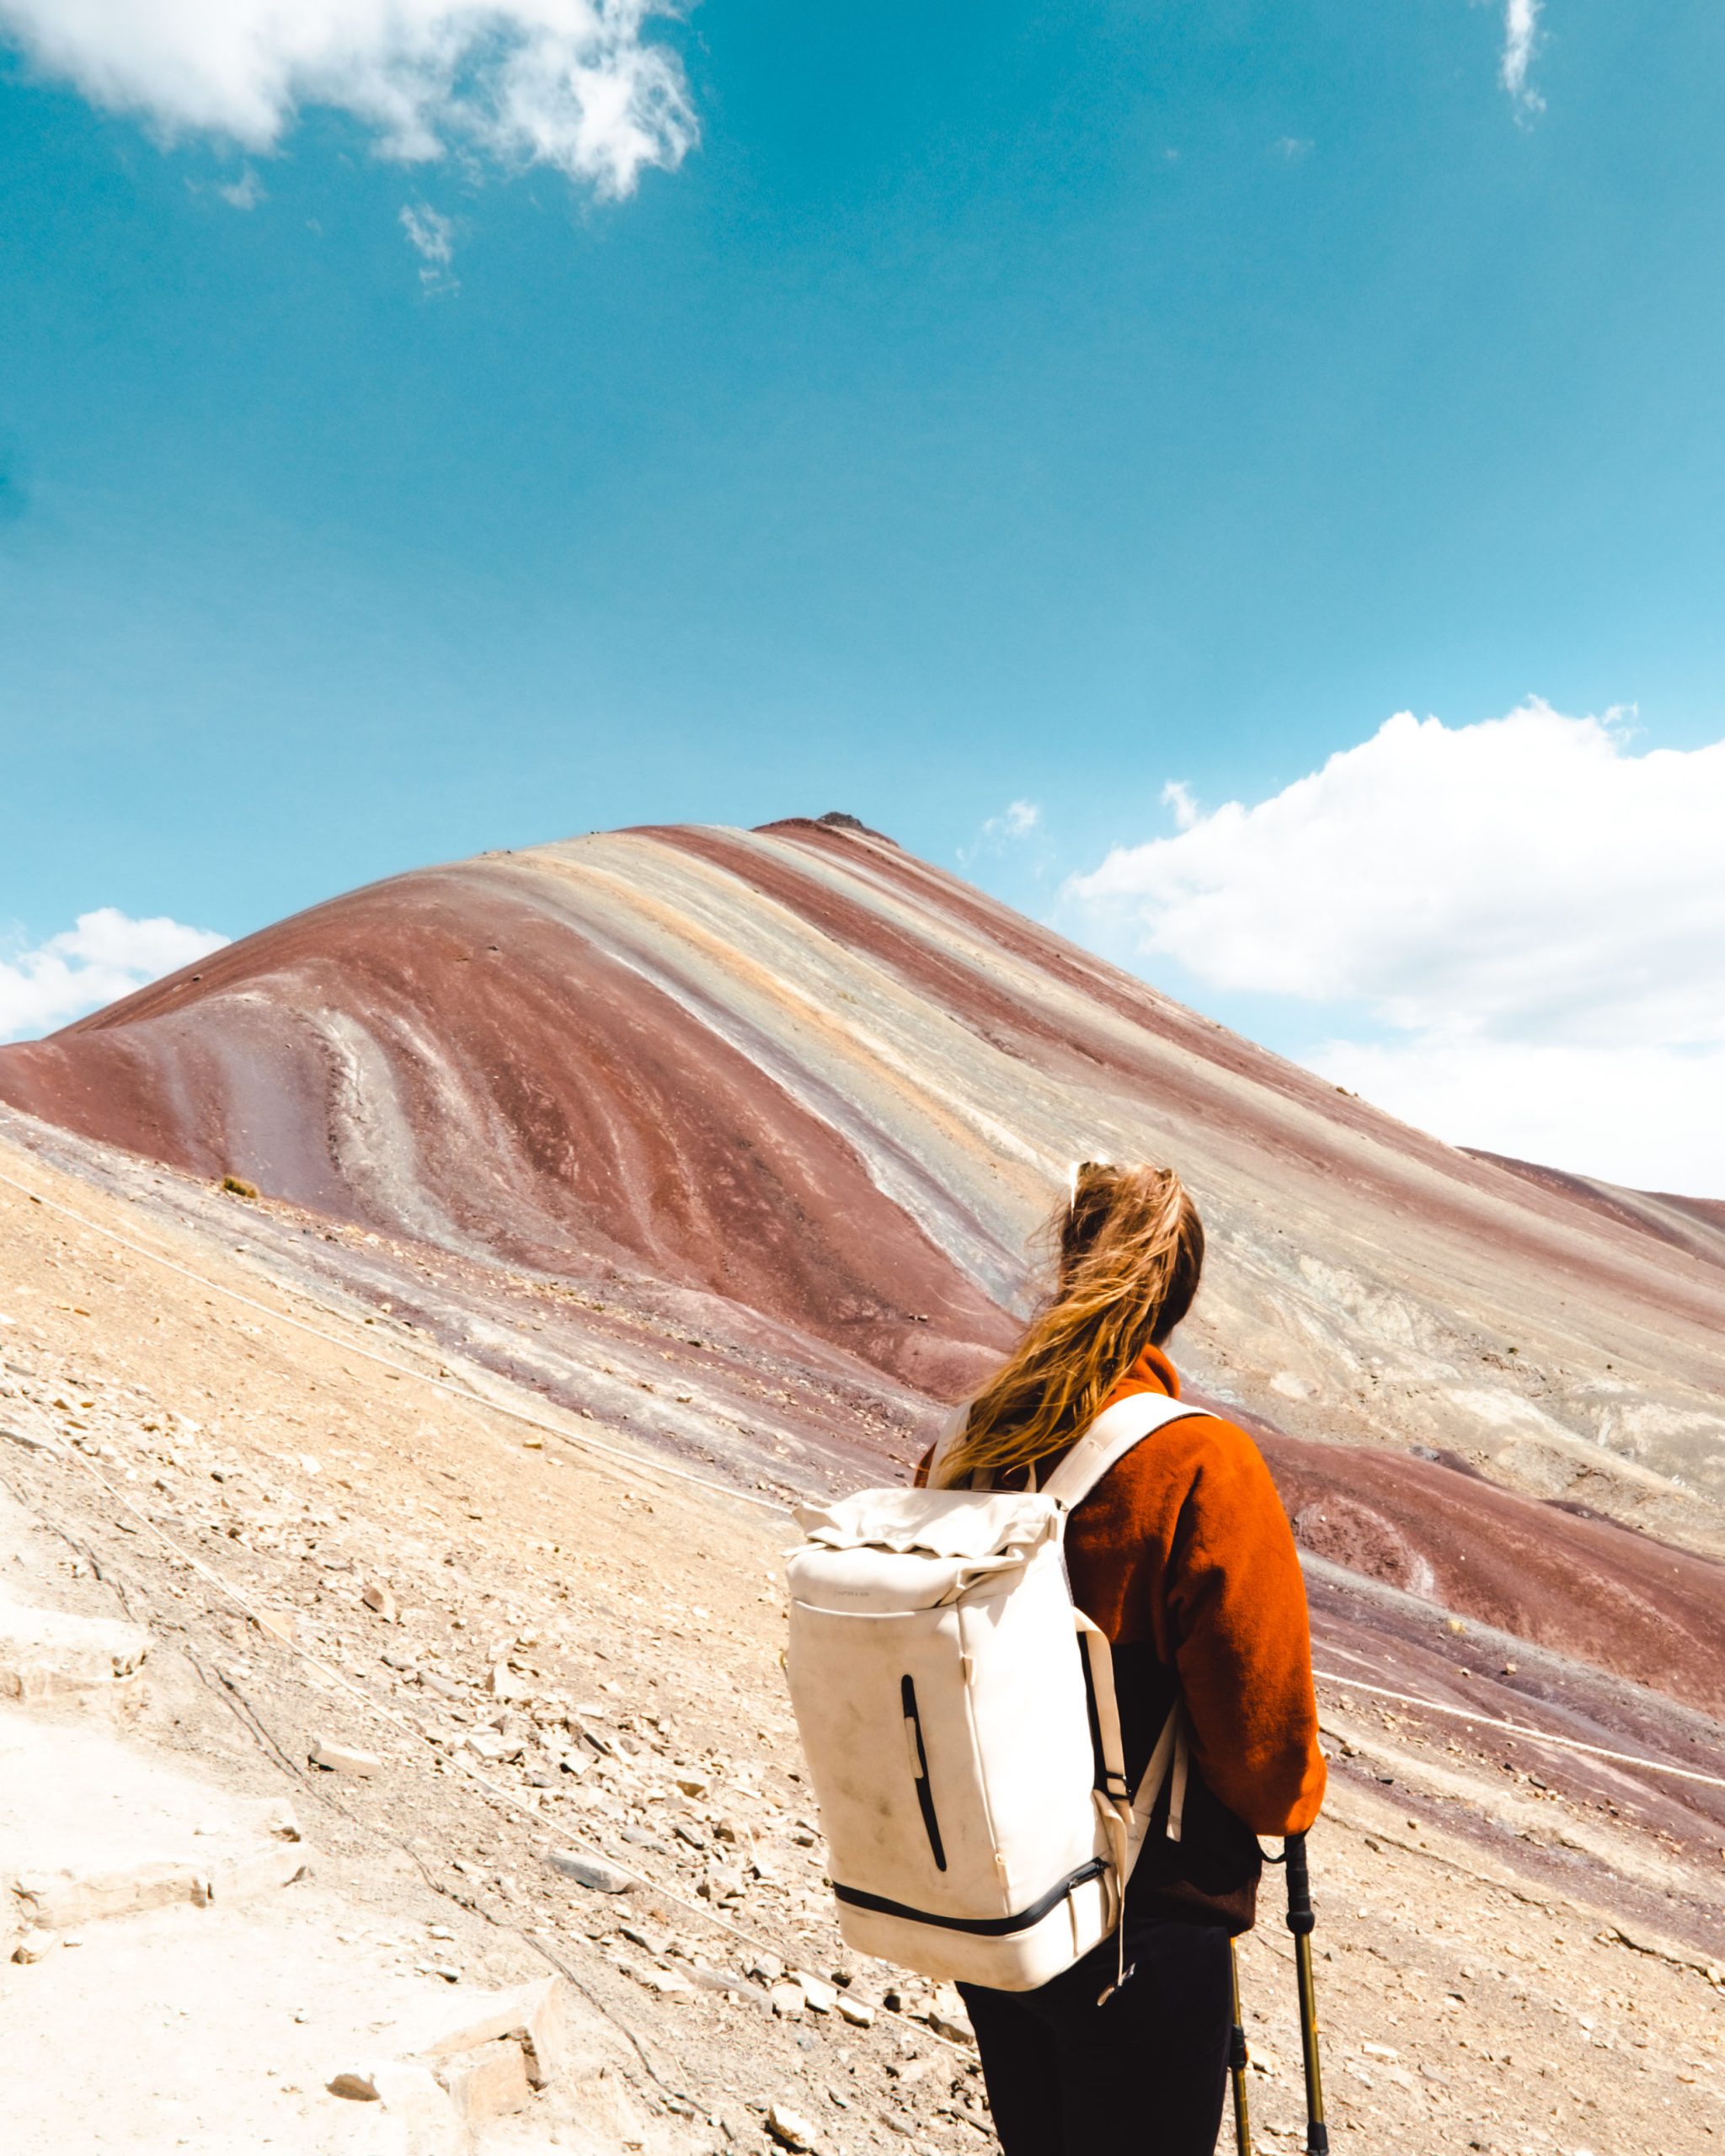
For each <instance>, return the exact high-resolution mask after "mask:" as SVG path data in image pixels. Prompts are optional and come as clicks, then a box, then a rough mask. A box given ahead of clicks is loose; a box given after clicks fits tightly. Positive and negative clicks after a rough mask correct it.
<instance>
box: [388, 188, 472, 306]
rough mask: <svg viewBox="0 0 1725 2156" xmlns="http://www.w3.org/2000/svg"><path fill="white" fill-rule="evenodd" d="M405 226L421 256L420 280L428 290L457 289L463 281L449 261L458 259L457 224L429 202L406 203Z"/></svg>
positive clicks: (404, 209)
mask: <svg viewBox="0 0 1725 2156" xmlns="http://www.w3.org/2000/svg"><path fill="white" fill-rule="evenodd" d="M401 226H402V230H403V232H405V233H406V234H407V236H408V245H409V247H410V248H413V250H414V253H415V254H417V255H418V256H419V282H420V285H421V286H423V287H424V288H425V291H428V292H456V291H460V290H461V285H460V281H459V280H457V277H456V276H455V275H453V273H452V272H451V269H450V264H451V263H452V262H453V261H454V260H455V227H454V225H453V224H452V223H451V221H450V220H449V219H448V218H447V217H446V216H441V215H440V214H439V213H438V211H435V210H434V209H433V208H432V207H431V205H430V204H429V203H427V202H421V203H419V204H417V205H414V204H411V203H404V204H403V205H402V212H401Z"/></svg>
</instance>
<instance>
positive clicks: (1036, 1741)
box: [786, 1393, 1204, 1991]
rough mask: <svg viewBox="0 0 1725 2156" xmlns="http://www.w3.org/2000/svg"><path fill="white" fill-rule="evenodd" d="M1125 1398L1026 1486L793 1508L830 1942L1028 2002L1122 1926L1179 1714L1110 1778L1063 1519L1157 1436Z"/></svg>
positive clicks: (799, 1666)
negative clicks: (1129, 1775)
mask: <svg viewBox="0 0 1725 2156" xmlns="http://www.w3.org/2000/svg"><path fill="white" fill-rule="evenodd" d="M1202 1412H1204V1411H1203V1410H1201V1409H1197V1408H1192V1407H1188V1406H1183V1404H1182V1403H1181V1402H1180V1401H1177V1400H1168V1399H1166V1398H1164V1397H1162V1396H1161V1395H1159V1394H1155V1393H1140V1394H1135V1395H1134V1396H1132V1397H1131V1398H1130V1399H1127V1400H1123V1401H1120V1402H1119V1404H1118V1405H1117V1406H1113V1407H1110V1408H1108V1409H1107V1410H1106V1411H1105V1412H1103V1414H1101V1415H1099V1416H1098V1417H1097V1419H1096V1421H1095V1422H1093V1423H1092V1425H1091V1426H1090V1428H1089V1429H1088V1430H1087V1432H1086V1433H1085V1434H1084V1435H1083V1437H1081V1438H1080V1439H1079V1440H1078V1441H1077V1442H1076V1444H1074V1445H1073V1446H1072V1448H1071V1451H1070V1452H1069V1453H1068V1454H1067V1455H1066V1457H1065V1460H1062V1462H1061V1463H1060V1466H1059V1467H1058V1468H1057V1469H1056V1470H1055V1473H1054V1474H1053V1475H1052V1476H1050V1477H1049V1481H1047V1482H1046V1483H1045V1484H1044V1486H1043V1487H1042V1488H1041V1489H1040V1490H1034V1489H1033V1490H1030V1491H1025V1492H1018V1491H1010V1490H905V1489H890V1490H864V1491H862V1492H859V1493H858V1494H857V1496H855V1497H846V1498H845V1499H843V1500H842V1501H841V1502H838V1503H834V1504H825V1505H820V1504H808V1505H801V1506H799V1507H798V1508H797V1513H796V1520H797V1524H798V1526H799V1527H800V1528H801V1529H803V1531H804V1534H806V1535H807V1537H808V1540H807V1541H806V1542H804V1544H803V1545H801V1547H800V1548H798V1549H796V1550H793V1551H792V1552H791V1554H790V1556H789V1559H788V1564H787V1568H786V1569H787V1572H788V1577H789V1582H790V1596H791V1623H790V1647H789V1652H788V1656H787V1660H786V1667H787V1669H788V1674H789V1677H790V1687H791V1702H792V1705H793V1708H794V1710H795V1712H796V1716H797V1726H798V1731H799V1732H800V1733H801V1736H802V1739H803V1749H804V1753H805V1754H806V1755H807V1758H808V1763H809V1777H810V1780H811V1781H812V1783H813V1785H814V1796H815V1800H816V1801H817V1802H818V1804H819V1805H820V1818H821V1825H822V1828H823V1829H824V1831H825V1836H826V1843H827V1850H828V1864H829V1867H830V1871H831V1875H832V1882H833V1892H834V1893H835V1894H836V1897H837V1898H838V1912H839V1929H840V1930H841V1932H842V1933H843V1935H844V1937H845V1939H846V1942H847V1943H848V1944H849V1945H852V1946H853V1947H855V1948H856V1949H857V1950H858V1951H860V1952H863V1953H868V1954H875V1955H879V1956H880V1957H881V1958H882V1959H883V1960H884V1961H895V1962H897V1963H898V1964H899V1965H900V1967H907V1968H911V1969H916V1970H920V1971H921V1972H922V1973H923V1974H924V1975H925V1976H930V1977H950V1978H957V1979H959V1980H961V1981H963V1982H965V1983H975V1984H986V1985H988V1986H991V1988H994V1989H996V1990H998V1991H1028V1990H1031V1989H1033V1988H1034V1987H1035V1986H1037V1985H1038V1984H1042V1983H1047V1982H1048V1980H1049V1977H1055V1976H1058V1975H1059V1974H1060V1971H1061V1970H1062V1969H1065V1968H1068V1967H1071V1964H1072V1963H1073V1962H1074V1961H1077V1960H1078V1959H1079V1958H1080V1957H1081V1956H1083V1955H1085V1954H1087V1953H1088V1952H1089V1951H1090V1950H1091V1949H1092V1947H1093V1946H1096V1945H1099V1944H1100V1943H1101V1941H1102V1940H1104V1939H1106V1938H1107V1937H1108V1935H1109V1934H1110V1933H1111V1932H1113V1931H1114V1929H1115V1928H1116V1927H1117V1925H1118V1924H1119V1919H1120V1910H1121V1906H1122V1901H1123V1897H1124V1892H1125V1886H1126V1881H1127V1880H1128V1878H1129V1877H1130V1876H1131V1871H1132V1866H1133V1865H1134V1863H1135V1860H1136V1858H1137V1855H1138V1852H1139V1849H1140V1847H1141V1846H1142V1844H1143V1841H1144V1838H1145V1834H1146V1830H1147V1828H1148V1826H1149V1822H1150V1817H1151V1811H1152V1809H1153V1807H1154V1806H1155V1804H1156V1799H1157V1797H1158V1796H1160V1794H1161V1792H1162V1788H1163V1787H1164V1785H1169V1804H1168V1813H1167V1833H1168V1834H1169V1835H1170V1836H1171V1837H1172V1838H1173V1839H1174V1840H1176V1841H1178V1839H1179V1836H1180V1817H1181V1809H1182V1806H1183V1801H1184V1798H1185V1787H1186V1769H1187V1752H1186V1739H1185V1732H1184V1728H1183V1722H1182V1716H1181V1709H1180V1705H1179V1703H1178V1700H1177V1701H1176V1703H1175V1705H1174V1706H1173V1708H1172V1710H1171V1711H1170V1713H1169V1716H1168V1718H1167V1722H1166V1723H1165V1725H1164V1726H1163V1728H1162V1735H1161V1737H1160V1738H1159V1739H1158V1741H1157V1742H1156V1749H1155V1751H1154V1753H1153V1754H1152V1755H1151V1761H1150V1764H1149V1766H1148V1768H1147V1769H1146V1771H1145V1774H1144V1778H1143V1780H1141V1781H1140V1783H1139V1785H1138V1787H1137V1789H1136V1790H1129V1788H1128V1787H1127V1784H1126V1774H1125V1764H1124V1754H1123V1751H1122V1748H1121V1742H1120V1718H1119V1710H1118V1709H1117V1707H1116V1705H1115V1700H1114V1662H1113V1657H1112V1654H1111V1652H1110V1651H1109V1647H1108V1640H1107V1638H1106V1636H1104V1634H1103V1632H1102V1631H1101V1630H1099V1629H1098V1627H1097V1626H1096V1625H1093V1624H1092V1622H1091V1620H1089V1619H1088V1618H1087V1616H1085V1615H1084V1614H1083V1613H1082V1611H1081V1610H1080V1609H1078V1608H1077V1607H1076V1604H1074V1602H1073V1600H1072V1591H1071V1585H1070V1584H1069V1582H1068V1581H1067V1577H1066V1564H1065V1527H1066V1520H1067V1517H1068V1515H1069V1514H1070V1513H1071V1511H1072V1509H1073V1508H1074V1507H1075V1506H1076V1505H1077V1504H1078V1503H1079V1502H1081V1499H1083V1498H1084V1497H1087V1496H1088V1495H1089V1493H1090V1492H1091V1491H1092V1489H1093V1488H1094V1487H1095V1486H1096V1485H1097V1482H1098V1481H1101V1479H1102V1477H1103V1476H1104V1475H1105V1474H1106V1473H1107V1472H1108V1470H1109V1468H1111V1467H1112V1466H1114V1464H1115V1463H1116V1461H1118V1460H1121V1459H1123V1458H1124V1455H1125V1454H1127V1453H1128V1452H1130V1450H1131V1449H1132V1447H1133V1446H1134V1445H1135V1444H1139V1443H1140V1440H1142V1439H1143V1438H1147V1437H1148V1436H1149V1435H1150V1434H1151V1432H1152V1431H1155V1430H1159V1429H1161V1428H1162V1427H1163V1425H1164V1424H1166V1423H1168V1422H1173V1421H1175V1420H1176V1419H1177V1418H1178V1417H1183V1416H1187V1415H1193V1414H1199V1413H1202Z"/></svg>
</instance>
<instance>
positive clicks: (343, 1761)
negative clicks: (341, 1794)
mask: <svg viewBox="0 0 1725 2156" xmlns="http://www.w3.org/2000/svg"><path fill="white" fill-rule="evenodd" d="M307 1757H308V1758H310V1760H311V1762H312V1765H313V1766H314V1767H322V1768H323V1769H324V1770H325V1771H326V1772H327V1773H329V1774H376V1773H377V1769H379V1768H380V1767H381V1766H382V1764H383V1762H382V1759H380V1758H378V1756H377V1753H375V1752H361V1751H360V1750H359V1749H358V1748H357V1747H356V1746H355V1745H351V1744H337V1743H336V1742H334V1740H333V1739H332V1738H330V1737H318V1738H317V1739H316V1740H315V1742H313V1743H312V1749H311V1751H310V1753H308V1754H307Z"/></svg>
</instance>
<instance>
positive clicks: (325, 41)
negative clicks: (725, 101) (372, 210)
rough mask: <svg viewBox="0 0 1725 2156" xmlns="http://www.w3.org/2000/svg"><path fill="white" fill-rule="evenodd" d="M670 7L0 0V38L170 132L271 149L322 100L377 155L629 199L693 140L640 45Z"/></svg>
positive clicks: (648, 3)
mask: <svg viewBox="0 0 1725 2156" xmlns="http://www.w3.org/2000/svg"><path fill="white" fill-rule="evenodd" d="M675 12H676V4H675V0H292V4H291V5H284V4H283V0H0V35H9V37H10V40H11V41H12V42H13V43H14V44H16V45H19V46H21V47H22V48H23V49H24V51H25V52H26V53H28V54H29V57H30V58H31V59H32V60H33V61H35V64H36V66H37V67H39V68H40V69H41V70H42V71H43V72H44V73H45V74H49V75H51V76H55V77H60V78H62V79H64V80H66V81H69V82H71V83H74V84H75V85H76V86H77V88H78V89H79V90H81V91H82V92H83V94H84V95H85V96H86V97H87V98H88V99H90V100H91V102H92V103H93V104H99V105H102V106H104V107H106V108H108V109H109V110H113V111H119V112H133V113H136V114H139V115H142V117H143V118H145V119H147V120H149V121H151V122H152V124H153V125H155V126H156V127H157V128H158V129H160V130H161V131H163V132H164V133H165V134H166V135H168V136H169V137H170V138H172V137H174V136H181V135H186V134H202V135H212V136H217V137H220V138H223V139H225V140H227V141H233V142H238V143H239V144H241V145H242V146H243V147H245V148H247V149H248V150H251V151H253V152H264V151H268V150H270V149H273V148H274V147H275V146H276V145H277V144H278V143H279V142H280V141H281V139H282V137H283V136H285V135H286V133H287V131H289V129H290V128H291V126H292V125H293V123H294V121H295V120H296V117H297V115H298V114H299V112H300V111H301V109H302V108H304V107H307V106H323V107H325V108H328V109H334V110H339V111H342V112H345V113H348V114H350V115H352V116H353V117H354V118H355V119H356V120H359V121H360V123H361V125H364V126H366V127H367V128H369V129H370V130H371V131H372V133H373V135H374V136H375V139H376V141H377V148H378V151H379V152H380V153H381V154H382V156H385V157H395V158H400V159H403V160H405V161H408V162H410V163H411V162H417V161H423V160H425V159H429V158H434V157H441V156H443V155H445V154H446V152H449V151H451V150H454V149H459V150H462V151H463V152H467V153H470V154H473V155H477V156H478V157H482V158H486V159H489V160H491V161H493V162H495V163H500V164H502V165H504V166H505V167H519V166H525V165H531V164H542V165H551V166H553V167H555V168H557V169H558V171H560V172H563V173H567V174H568V175H569V178H570V179H576V180H581V181H584V182H586V183H588V184H590V185H591V186H592V187H593V188H594V189H595V190H596V191H597V192H598V193H600V194H601V195H628V194H629V193H631V192H632V191H633V189H634V187H635V185H636V184H637V182H638V179H639V177H640V173H641V172H642V169H643V168H644V167H645V166H649V165H660V166H664V167H666V168H671V167H675V166H676V165H677V164H678V163H681V160H682V158H683V157H685V156H686V154H687V152H688V151H689V150H690V149H691V147H692V146H693V144H694V141H695V139H696V132H697V131H696V124H695V118H694V114H693V111H692V108H691V105H690V103H689V98H688V92H687V88H686V83H685V82H684V77H683V72H682V68H681V65H680V63H679V61H678V60H677V57H676V54H675V53H674V52H673V51H670V49H669V48H668V47H667V46H666V45H664V44H662V43H655V42H653V41H651V40H649V37H648V35H647V33H648V29H649V25H650V24H651V23H652V21H653V19H654V17H662V16H665V15H669V14H671V13H675ZM241 184H243V183H241Z"/></svg>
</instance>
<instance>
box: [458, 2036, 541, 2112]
mask: <svg viewBox="0 0 1725 2156" xmlns="http://www.w3.org/2000/svg"><path fill="white" fill-rule="evenodd" d="M435 2074H436V2078H437V2079H438V2080H439V2081H440V2082H441V2083H442V2084H443V2087H444V2089H445V2090H446V2092H447V2094H448V2096H449V2100H450V2102H451V2105H453V2107H454V2110H455V2114H456V2116H457V2118H458V2119H460V2121H462V2125H463V2126H465V2127H468V2128H469V2129H471V2128H473V2127H478V2126H483V2125H485V2124H486V2123H487V2122H488V2121H489V2120H492V2119H500V2118H506V2117H507V2116H509V2114H510V2112H511V2111H520V2110H521V2109H522V2107H523V2106H524V2105H526V2101H527V2099H528V2097H529V2096H530V2095H531V2093H532V2092H531V2089H530V2088H529V2087H528V2084H527V2062H526V2052H524V2051H523V2049H522V2047H521V2045H520V2044H518V2043H516V2042H515V2040H514V2039H513V2038H512V2037H510V2036H499V2037H497V2038H495V2039H494V2041H492V2042H490V2043H489V2044H479V2045H477V2046H475V2047H474V2048H473V2050H472V2051H467V2052H460V2053H458V2054H457V2056H456V2057H453V2058H451V2059H448V2060H446V2062H445V2063H443V2064H442V2065H441V2066H439V2067H437V2068H435Z"/></svg>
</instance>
